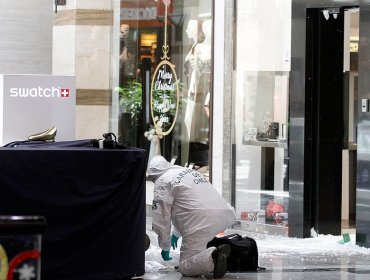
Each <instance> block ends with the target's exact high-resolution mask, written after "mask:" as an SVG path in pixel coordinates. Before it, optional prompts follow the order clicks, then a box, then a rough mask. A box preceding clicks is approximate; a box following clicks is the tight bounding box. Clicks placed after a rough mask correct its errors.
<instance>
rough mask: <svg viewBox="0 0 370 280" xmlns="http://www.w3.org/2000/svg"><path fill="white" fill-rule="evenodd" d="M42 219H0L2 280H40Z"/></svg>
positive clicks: (18, 217)
mask: <svg viewBox="0 0 370 280" xmlns="http://www.w3.org/2000/svg"><path fill="white" fill-rule="evenodd" d="M45 228H46V219H45V218H44V217H42V216H0V280H20V279H30V280H31V279H32V280H40V279H41V275H40V271H41V236H42V233H43V232H44V231H45Z"/></svg>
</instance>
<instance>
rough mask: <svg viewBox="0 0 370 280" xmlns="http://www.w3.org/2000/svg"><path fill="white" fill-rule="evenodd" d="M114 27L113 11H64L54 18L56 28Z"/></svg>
mask: <svg viewBox="0 0 370 280" xmlns="http://www.w3.org/2000/svg"><path fill="white" fill-rule="evenodd" d="M64 25H93V26H113V11H112V10H64V11H58V13H57V14H55V16H54V26H64Z"/></svg>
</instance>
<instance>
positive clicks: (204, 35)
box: [181, 20, 212, 164]
mask: <svg viewBox="0 0 370 280" xmlns="http://www.w3.org/2000/svg"><path fill="white" fill-rule="evenodd" d="M195 26H197V28H199V26H200V24H199V22H198V21H196V20H191V21H189V23H188V27H187V29H186V32H187V34H188V37H189V38H192V40H193V42H194V43H193V45H192V46H191V48H190V51H189V53H188V54H187V56H186V58H185V65H186V64H190V66H191V72H190V71H188V72H186V73H185V74H190V82H189V84H188V101H187V107H186V112H185V118H184V124H185V127H186V132H187V133H188V140H189V143H202V144H204V145H208V140H209V139H208V134H209V111H208V105H209V98H210V85H211V79H210V77H211V66H212V53H211V48H212V20H206V21H205V22H203V24H202V25H201V27H202V32H199V31H198V32H192V30H195ZM195 33H197V35H196V34H195ZM200 40H201V41H200ZM186 69H188V68H186ZM197 145H199V144H197ZM182 146H183V149H182V153H181V158H182V164H184V163H186V162H187V160H188V158H189V163H191V158H192V152H193V151H189V146H186V145H182ZM189 153H190V154H189ZM194 153H196V151H194Z"/></svg>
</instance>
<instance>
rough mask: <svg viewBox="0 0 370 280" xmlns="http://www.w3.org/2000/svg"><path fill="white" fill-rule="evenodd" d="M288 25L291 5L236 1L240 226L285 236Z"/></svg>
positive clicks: (286, 216)
mask: <svg viewBox="0 0 370 280" xmlns="http://www.w3.org/2000/svg"><path fill="white" fill-rule="evenodd" d="M266 19H269V20H268V21H266ZM290 22H291V1H289V0H286V1H277V0H275V1H271V0H259V1H242V0H240V1H237V6H236V48H235V50H236V54H235V57H236V66H235V68H236V71H235V87H234V100H235V101H234V118H235V119H234V123H235V147H236V153H235V158H234V160H235V166H236V171H235V182H234V183H235V208H236V212H237V216H238V218H239V219H240V220H241V221H242V222H246V223H255V224H262V225H273V226H276V227H280V228H281V230H282V231H283V232H284V231H286V232H287V230H288V226H289V217H288V207H289V204H288V200H289V187H288V174H287V172H288V164H289V157H288V146H287V143H288V141H287V139H288V137H289V135H288V130H289V129H288V128H289V125H288V95H289V94H288V93H289V75H290V34H291V29H290Z"/></svg>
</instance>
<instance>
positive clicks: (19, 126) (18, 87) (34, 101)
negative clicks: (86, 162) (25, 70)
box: [0, 75, 76, 145]
mask: <svg viewBox="0 0 370 280" xmlns="http://www.w3.org/2000/svg"><path fill="white" fill-rule="evenodd" d="M0 79H1V82H0V86H1V88H0V99H1V101H0V122H1V124H0V129H1V132H0V137H1V138H0V145H5V144H7V143H9V142H13V141H22V140H27V139H28V137H29V136H30V135H32V134H36V133H40V132H43V131H46V130H47V129H49V128H51V127H52V126H56V127H57V135H56V138H55V140H56V141H62V140H74V139H75V108H76V79H75V77H74V76H50V75H0Z"/></svg>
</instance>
